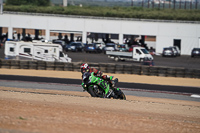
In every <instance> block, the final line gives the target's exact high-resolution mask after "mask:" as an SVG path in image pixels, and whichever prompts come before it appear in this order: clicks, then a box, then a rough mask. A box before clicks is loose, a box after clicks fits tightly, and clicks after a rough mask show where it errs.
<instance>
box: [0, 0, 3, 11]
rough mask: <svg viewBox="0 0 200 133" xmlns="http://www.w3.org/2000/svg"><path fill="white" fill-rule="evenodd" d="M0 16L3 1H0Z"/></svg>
mask: <svg viewBox="0 0 200 133" xmlns="http://www.w3.org/2000/svg"><path fill="white" fill-rule="evenodd" d="M0 14H3V0H0Z"/></svg>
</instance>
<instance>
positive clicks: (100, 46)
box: [95, 42, 106, 51]
mask: <svg viewBox="0 0 200 133" xmlns="http://www.w3.org/2000/svg"><path fill="white" fill-rule="evenodd" d="M95 44H96V47H98V48H99V49H101V51H103V49H104V48H105V46H106V45H105V43H103V42H101V43H95Z"/></svg>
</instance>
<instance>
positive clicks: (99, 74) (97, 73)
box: [81, 63, 117, 97]
mask: <svg viewBox="0 0 200 133" xmlns="http://www.w3.org/2000/svg"><path fill="white" fill-rule="evenodd" d="M86 72H90V73H92V72H94V76H97V77H101V78H102V79H104V80H106V81H108V83H109V84H110V85H111V87H112V88H113V89H114V90H115V91H117V89H116V88H115V85H114V83H113V82H112V79H113V76H109V75H103V73H102V72H101V71H99V70H97V69H96V68H90V67H89V66H88V64H87V63H83V64H82V65H81V73H82V76H83V74H84V73H86ZM111 93H112V92H111V91H110V92H109V93H108V94H107V96H106V97H108V96H109V95H111Z"/></svg>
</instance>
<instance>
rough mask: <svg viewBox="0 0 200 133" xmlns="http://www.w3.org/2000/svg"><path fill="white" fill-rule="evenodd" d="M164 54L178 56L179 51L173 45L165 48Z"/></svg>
mask: <svg viewBox="0 0 200 133" xmlns="http://www.w3.org/2000/svg"><path fill="white" fill-rule="evenodd" d="M162 56H163V57H165V56H171V57H176V56H177V51H176V50H175V49H174V48H172V47H167V48H163V52H162Z"/></svg>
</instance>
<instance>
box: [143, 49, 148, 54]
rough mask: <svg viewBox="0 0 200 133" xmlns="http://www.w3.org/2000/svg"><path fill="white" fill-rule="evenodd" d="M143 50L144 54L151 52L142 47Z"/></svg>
mask: <svg viewBox="0 0 200 133" xmlns="http://www.w3.org/2000/svg"><path fill="white" fill-rule="evenodd" d="M141 51H142V52H143V53H144V54H149V52H148V51H147V50H146V49H141Z"/></svg>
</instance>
